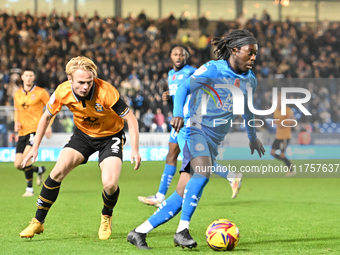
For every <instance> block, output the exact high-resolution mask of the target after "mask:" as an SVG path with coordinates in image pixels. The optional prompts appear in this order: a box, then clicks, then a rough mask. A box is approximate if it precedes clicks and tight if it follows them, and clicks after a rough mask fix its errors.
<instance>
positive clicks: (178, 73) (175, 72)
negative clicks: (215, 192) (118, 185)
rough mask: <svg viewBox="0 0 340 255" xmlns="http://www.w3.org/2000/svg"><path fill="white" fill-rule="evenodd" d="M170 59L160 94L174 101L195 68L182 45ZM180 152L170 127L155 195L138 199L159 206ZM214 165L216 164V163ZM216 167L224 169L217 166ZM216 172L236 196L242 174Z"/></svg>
mask: <svg viewBox="0 0 340 255" xmlns="http://www.w3.org/2000/svg"><path fill="white" fill-rule="evenodd" d="M169 55H170V59H171V62H172V65H173V69H171V70H170V71H169V73H168V86H169V91H165V92H164V93H163V95H162V99H163V100H168V97H169V96H170V97H171V99H172V102H174V101H175V94H176V91H177V89H178V88H179V87H180V85H181V83H183V82H184V81H185V80H187V79H188V78H189V77H190V76H191V75H192V74H193V73H194V72H195V71H196V68H194V67H192V66H190V65H188V64H187V60H188V58H189V50H188V49H187V47H185V46H183V45H178V44H176V45H173V46H172V47H171V49H170V54H169ZM179 153H180V148H179V146H178V142H177V132H176V131H175V129H174V128H172V129H171V133H170V139H169V152H168V154H167V156H166V161H165V168H164V171H163V174H162V178H161V182H160V184H159V188H158V192H157V193H156V195H151V196H147V197H143V196H139V197H138V200H139V201H141V202H142V203H144V204H147V205H154V206H156V207H159V206H160V205H161V204H162V202H163V201H164V200H165V195H166V193H167V191H168V188H169V186H170V183H171V181H172V178H173V176H174V175H175V173H176V167H177V158H178V155H179ZM216 165H218V164H217V163H216ZM218 169H225V168H223V167H222V166H219V168H218ZM215 173H216V174H218V175H219V176H221V177H223V178H225V179H227V180H228V181H229V183H230V185H231V188H232V192H233V193H232V198H236V196H237V194H238V192H239V189H240V187H241V179H242V174H235V173H229V171H216V172H215Z"/></svg>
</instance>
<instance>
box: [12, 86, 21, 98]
mask: <svg viewBox="0 0 340 255" xmlns="http://www.w3.org/2000/svg"><path fill="white" fill-rule="evenodd" d="M22 90H23V88H22V87H20V88H19V89H18V90H17V91H15V92H14V96H17V95H19V94H20V93H22Z"/></svg>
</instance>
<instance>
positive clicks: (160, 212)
mask: <svg viewBox="0 0 340 255" xmlns="http://www.w3.org/2000/svg"><path fill="white" fill-rule="evenodd" d="M182 201H183V198H182V197H181V196H180V195H178V194H177V192H176V191H175V192H174V193H173V194H172V195H171V196H170V197H168V199H166V200H165V201H164V202H163V203H162V205H161V206H160V207H159V208H158V209H157V211H156V212H155V213H154V214H153V215H152V216H151V217H150V218H149V219H148V221H149V222H150V224H151V225H152V226H153V227H154V228H156V227H158V226H159V225H161V224H163V223H165V222H167V221H168V220H170V219H171V218H172V217H174V216H176V215H177V213H179V211H180V210H181V208H182Z"/></svg>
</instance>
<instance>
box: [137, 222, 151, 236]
mask: <svg viewBox="0 0 340 255" xmlns="http://www.w3.org/2000/svg"><path fill="white" fill-rule="evenodd" d="M151 230H153V226H152V225H151V223H150V222H149V221H148V220H147V221H145V222H144V223H143V224H142V225H140V226H139V227H137V228H136V229H135V231H136V232H138V233H142V234H147V233H149V232H150V231H151Z"/></svg>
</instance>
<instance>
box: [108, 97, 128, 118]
mask: <svg viewBox="0 0 340 255" xmlns="http://www.w3.org/2000/svg"><path fill="white" fill-rule="evenodd" d="M111 108H112V110H114V111H115V112H116V113H117V114H118V115H119V116H120V117H124V116H125V115H126V114H128V113H129V111H130V109H129V106H127V104H126V103H125V102H124V100H123V99H121V98H119V99H118V101H117V102H116V103H115V104H114V105H113V106H112V107H111Z"/></svg>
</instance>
